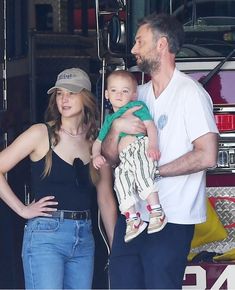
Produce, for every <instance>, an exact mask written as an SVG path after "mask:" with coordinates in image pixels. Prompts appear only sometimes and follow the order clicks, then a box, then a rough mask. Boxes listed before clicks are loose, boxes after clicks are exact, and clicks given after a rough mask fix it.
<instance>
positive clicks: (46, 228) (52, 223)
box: [22, 218, 95, 289]
mask: <svg viewBox="0 0 235 290" xmlns="http://www.w3.org/2000/svg"><path fill="white" fill-rule="evenodd" d="M94 249H95V244H94V238H93V234H92V225H91V220H69V219H61V220H60V218H34V219H31V220H29V221H28V222H27V224H26V226H25V231H24V239H23V249H22V259H23V267H24V276H25V287H26V289H75V288H76V289H91V287H92V278H93V268H94Z"/></svg>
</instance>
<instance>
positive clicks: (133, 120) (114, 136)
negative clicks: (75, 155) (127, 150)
mask: <svg viewBox="0 0 235 290" xmlns="http://www.w3.org/2000/svg"><path fill="white" fill-rule="evenodd" d="M139 109H140V107H139V106H136V107H133V108H131V109H129V110H128V111H126V112H125V114H123V115H122V117H120V118H118V119H116V120H115V121H113V124H112V126H111V129H110V130H109V133H108V135H107V136H106V138H105V139H104V140H103V142H102V147H101V148H102V155H104V156H105V159H106V160H107V161H108V163H109V164H110V165H115V164H117V163H118V162H119V159H118V141H119V135H120V133H121V132H124V133H126V134H130V135H134V134H138V133H143V132H145V131H146V128H145V125H144V123H143V122H142V121H141V120H140V119H139V118H138V117H136V116H134V115H133V113H134V112H135V111H137V110H139Z"/></svg>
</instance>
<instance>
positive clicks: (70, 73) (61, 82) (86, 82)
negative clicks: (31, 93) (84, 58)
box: [47, 68, 91, 94]
mask: <svg viewBox="0 0 235 290" xmlns="http://www.w3.org/2000/svg"><path fill="white" fill-rule="evenodd" d="M56 89H66V90H69V91H70V92H73V93H80V92H81V91H82V90H83V89H87V90H88V91H91V81H90V78H89V76H88V75H87V73H86V72H84V71H83V70H82V69H80V68H69V69H66V70H64V71H62V72H61V73H60V74H59V75H58V77H57V80H56V83H55V86H54V87H52V88H50V89H49V90H48V91H47V93H48V94H51V93H53V92H54V91H55V90H56Z"/></svg>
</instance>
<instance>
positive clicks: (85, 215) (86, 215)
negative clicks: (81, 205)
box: [49, 210, 91, 220]
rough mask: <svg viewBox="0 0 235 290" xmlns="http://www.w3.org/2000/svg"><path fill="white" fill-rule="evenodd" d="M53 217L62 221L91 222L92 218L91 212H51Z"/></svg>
mask: <svg viewBox="0 0 235 290" xmlns="http://www.w3.org/2000/svg"><path fill="white" fill-rule="evenodd" d="M49 214H51V217H53V218H60V219H70V220H89V219H90V218H91V212H90V210H83V211H68V210H57V211H53V212H49Z"/></svg>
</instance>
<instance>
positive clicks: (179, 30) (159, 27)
mask: <svg viewBox="0 0 235 290" xmlns="http://www.w3.org/2000/svg"><path fill="white" fill-rule="evenodd" d="M144 24H147V25H148V26H149V27H150V29H151V30H152V32H153V34H154V36H155V37H156V39H158V37H159V34H160V36H165V37H166V38H167V40H168V44H169V51H170V53H174V54H177V52H178V51H179V50H180V48H181V46H182V45H183V43H184V29H183V25H182V24H181V23H180V22H179V21H178V20H177V18H176V17H174V16H172V15H169V14H156V13H153V14H150V15H148V16H146V17H144V18H143V19H141V20H140V21H139V22H138V27H140V26H142V25H144Z"/></svg>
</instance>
